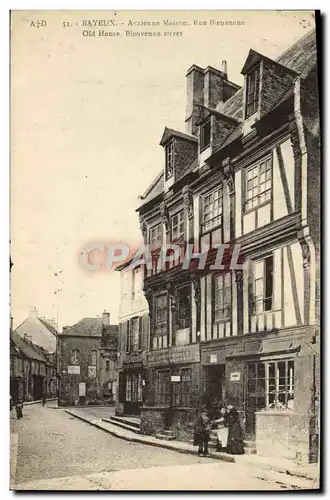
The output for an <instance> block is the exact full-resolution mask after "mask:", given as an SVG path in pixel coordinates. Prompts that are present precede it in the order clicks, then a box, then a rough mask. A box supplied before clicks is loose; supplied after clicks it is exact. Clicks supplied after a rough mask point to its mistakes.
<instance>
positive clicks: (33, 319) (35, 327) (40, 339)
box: [15, 307, 57, 353]
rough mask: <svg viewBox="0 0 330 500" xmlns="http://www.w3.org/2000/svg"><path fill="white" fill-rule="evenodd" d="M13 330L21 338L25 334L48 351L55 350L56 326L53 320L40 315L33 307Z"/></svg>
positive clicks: (52, 351)
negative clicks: (27, 315)
mask: <svg viewBox="0 0 330 500" xmlns="http://www.w3.org/2000/svg"><path fill="white" fill-rule="evenodd" d="M15 332H16V333H17V334H18V335H20V336H21V337H22V338H24V337H25V336H26V335H27V336H28V337H29V338H31V340H32V341H33V342H34V343H35V344H36V345H38V346H40V347H42V348H43V349H45V350H46V351H47V352H49V353H54V352H55V351H56V337H57V327H56V323H55V320H54V319H53V318H52V319H47V318H44V317H42V316H40V315H39V314H38V311H37V309H36V308H35V307H34V308H32V309H31V310H30V314H29V317H28V318H27V319H26V320H24V321H23V323H21V324H20V325H19V326H18V327H17V328H16V329H15Z"/></svg>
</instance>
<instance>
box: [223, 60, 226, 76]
mask: <svg viewBox="0 0 330 500" xmlns="http://www.w3.org/2000/svg"><path fill="white" fill-rule="evenodd" d="M222 73H223V74H224V75H226V76H227V61H222Z"/></svg>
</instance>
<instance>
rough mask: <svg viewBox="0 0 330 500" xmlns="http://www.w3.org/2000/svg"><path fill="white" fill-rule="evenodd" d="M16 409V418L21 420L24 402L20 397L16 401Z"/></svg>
mask: <svg viewBox="0 0 330 500" xmlns="http://www.w3.org/2000/svg"><path fill="white" fill-rule="evenodd" d="M15 409H16V418H17V420H19V419H20V418H22V417H23V403H22V401H21V400H20V399H18V400H17V401H16V405H15Z"/></svg>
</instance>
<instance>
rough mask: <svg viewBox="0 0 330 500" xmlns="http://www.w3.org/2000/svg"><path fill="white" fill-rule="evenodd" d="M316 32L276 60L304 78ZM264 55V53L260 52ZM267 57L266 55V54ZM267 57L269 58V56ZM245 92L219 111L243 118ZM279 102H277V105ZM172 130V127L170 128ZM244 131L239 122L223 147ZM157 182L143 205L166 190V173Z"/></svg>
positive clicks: (313, 52) (312, 60)
mask: <svg viewBox="0 0 330 500" xmlns="http://www.w3.org/2000/svg"><path fill="white" fill-rule="evenodd" d="M316 50H317V48H316V33H315V30H312V31H310V32H308V33H306V35H304V36H303V37H301V38H299V39H298V40H297V41H296V42H295V43H294V44H293V45H291V46H290V47H289V48H288V49H287V50H286V51H285V52H283V53H282V54H281V55H280V56H279V57H278V58H277V59H276V62H277V63H279V64H281V65H282V66H285V67H287V68H288V69H290V70H292V71H295V72H297V73H299V74H300V76H301V77H302V78H305V77H306V76H307V75H308V73H309V71H310V70H311V69H312V67H313V66H314V65H315V64H316V57H317V56H316ZM260 56H261V57H262V55H261V54H260ZM265 57H266V56H265ZM267 59H269V58H268V57H267ZM243 92H244V89H243V88H240V89H239V90H238V91H237V92H236V93H235V94H234V95H232V96H231V97H230V98H229V99H228V100H227V101H226V102H224V103H223V105H222V106H220V107H219V108H217V111H219V112H220V113H223V114H225V115H228V116H231V117H233V118H236V119H237V120H242V119H243ZM278 104H279V103H277V104H276V106H277V105H278ZM169 130H171V129H169ZM241 133H242V125H241V124H239V125H238V126H237V127H236V128H235V130H234V131H233V132H232V133H231V134H230V136H229V137H227V139H226V141H225V143H224V144H222V145H221V148H223V147H224V146H225V145H227V144H229V143H230V142H233V141H234V140H236V139H237V138H238V137H239V136H240V135H241ZM193 168H194V163H193V164H192V165H191V166H190V167H189V168H187V169H186V171H185V173H187V172H188V171H189V170H192V169H193ZM156 179H157V182H156V183H155V181H154V184H151V185H150V186H149V188H148V189H147V191H146V192H148V195H147V196H146V197H145V198H142V199H143V205H144V204H145V203H147V202H148V201H151V200H152V199H154V198H156V197H157V196H158V195H159V194H161V193H162V192H163V191H164V174H163V172H160V174H159V175H158V177H157V178H156Z"/></svg>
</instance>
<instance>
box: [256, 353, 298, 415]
mask: <svg viewBox="0 0 330 500" xmlns="http://www.w3.org/2000/svg"><path fill="white" fill-rule="evenodd" d="M247 373H248V383H247V394H248V398H249V400H250V401H249V403H250V407H255V408H258V409H265V408H276V409H284V408H288V409H293V404H294V403H293V402H294V361H293V360H282V361H281V360H278V361H263V362H253V363H248V370H247Z"/></svg>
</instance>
